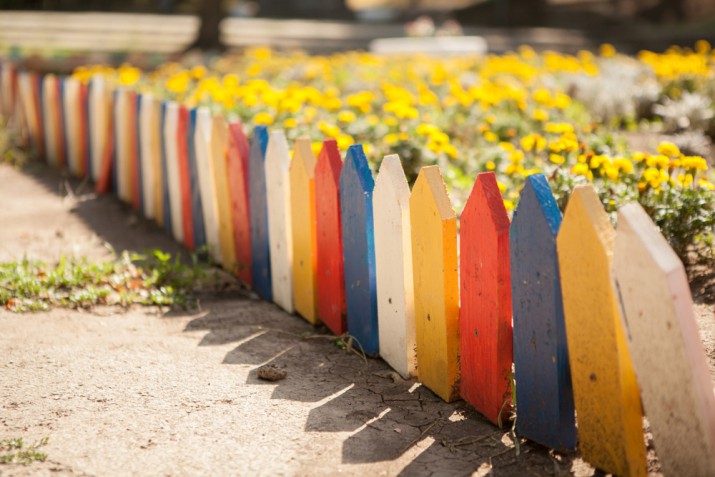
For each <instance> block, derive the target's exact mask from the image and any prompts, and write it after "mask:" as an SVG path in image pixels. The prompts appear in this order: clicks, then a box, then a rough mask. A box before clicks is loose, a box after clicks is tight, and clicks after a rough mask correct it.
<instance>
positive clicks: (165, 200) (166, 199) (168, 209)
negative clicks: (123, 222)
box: [157, 101, 173, 235]
mask: <svg viewBox="0 0 715 477" xmlns="http://www.w3.org/2000/svg"><path fill="white" fill-rule="evenodd" d="M168 104H169V103H168V102H166V101H162V102H161V106H160V109H159V152H160V154H161V189H162V190H161V204H162V205H161V208H162V213H161V214H159V213H158V211H157V218H160V220H159V223H160V224H161V225H162V226H163V227H164V230H166V231H167V232H168V233H169V235H173V226H172V223H171V217H172V214H173V212H172V207H173V206H172V203H171V194H170V190H169V189H170V187H169V185H170V182H169V164H168V153H167V147H169V146H168V145H167V142H166V134H164V132H165V130H167V121H166V118H167V107H168Z"/></svg>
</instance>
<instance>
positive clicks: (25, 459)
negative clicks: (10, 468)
mask: <svg viewBox="0 0 715 477" xmlns="http://www.w3.org/2000/svg"><path fill="white" fill-rule="evenodd" d="M49 440H50V438H49V437H43V438H42V439H40V440H39V441H37V442H33V443H32V444H31V445H28V446H25V442H24V440H23V438H22V437H15V438H11V439H2V440H0V464H22V465H30V464H32V463H33V462H35V461H40V462H44V461H45V459H47V454H45V453H43V452H39V451H38V450H37V449H39V448H40V447H44V446H45V445H47V442H49Z"/></svg>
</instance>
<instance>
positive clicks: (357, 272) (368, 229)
mask: <svg viewBox="0 0 715 477" xmlns="http://www.w3.org/2000/svg"><path fill="white" fill-rule="evenodd" d="M374 187H375V181H374V180H373V178H372V171H371V170H370V166H369V165H368V163H367V157H365V152H364V151H363V149H362V145H360V144H355V145H352V146H350V147H349V148H348V152H347V154H346V156H345V164H344V165H343V170H342V171H341V173H340V221H341V225H342V232H343V260H344V271H345V303H346V309H347V315H348V333H349V334H350V335H351V336H352V337H353V338H355V339H356V340H357V341H358V343H359V344H360V346H361V347H362V349H363V351H364V352H365V353H366V354H368V355H376V354H377V353H378V352H379V350H380V338H379V334H378V328H377V326H378V325H377V290H376V288H375V237H374V227H373V215H372V190H373V188H374Z"/></svg>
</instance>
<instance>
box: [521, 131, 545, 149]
mask: <svg viewBox="0 0 715 477" xmlns="http://www.w3.org/2000/svg"><path fill="white" fill-rule="evenodd" d="M520 142H521V147H522V148H523V149H524V150H525V151H532V150H534V151H543V150H544V148H545V147H546V139H544V137H543V136H541V135H540V134H535V133H532V134H529V135H527V136H524V137H523V138H521V141H520Z"/></svg>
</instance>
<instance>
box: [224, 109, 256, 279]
mask: <svg viewBox="0 0 715 477" xmlns="http://www.w3.org/2000/svg"><path fill="white" fill-rule="evenodd" d="M249 149H250V146H249V144H248V138H247V137H246V135H245V134H244V132H243V126H242V125H241V123H239V122H231V123H230V124H229V126H228V151H227V156H226V160H227V164H226V167H227V169H228V170H227V175H228V183H229V193H230V195H231V220H232V222H233V240H234V255H235V265H234V266H233V267H231V268H230V270H233V271H234V272H235V273H236V275H237V276H238V278H239V279H240V280H241V281H242V282H243V283H245V284H246V285H248V286H252V284H253V276H252V272H251V264H252V262H253V252H252V250H251V205H250V190H249V173H248V162H249Z"/></svg>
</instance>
